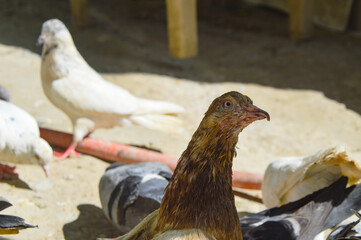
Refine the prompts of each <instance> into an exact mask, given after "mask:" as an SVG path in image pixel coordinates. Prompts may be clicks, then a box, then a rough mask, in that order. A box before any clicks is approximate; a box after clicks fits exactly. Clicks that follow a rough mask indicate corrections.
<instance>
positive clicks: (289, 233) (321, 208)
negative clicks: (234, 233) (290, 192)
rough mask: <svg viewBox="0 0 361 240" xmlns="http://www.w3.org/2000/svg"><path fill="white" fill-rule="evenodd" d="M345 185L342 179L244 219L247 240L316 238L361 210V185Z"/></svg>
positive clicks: (244, 236) (243, 224)
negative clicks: (296, 199)
mask: <svg viewBox="0 0 361 240" xmlns="http://www.w3.org/2000/svg"><path fill="white" fill-rule="evenodd" d="M346 184H347V178H346V177H342V178H340V179H339V180H338V181H336V182H335V183H333V184H331V185H330V186H328V187H326V188H323V189H321V190H319V191H317V192H314V193H312V194H310V195H308V196H306V197H304V198H302V199H300V200H298V201H295V202H291V203H289V204H286V205H284V206H281V207H277V208H271V209H267V210H265V211H262V212H260V213H257V214H253V215H250V216H248V217H244V218H241V219H240V222H241V225H242V233H243V238H244V240H247V239H248V240H261V239H273V240H278V239H279V240H282V239H291V240H292V239H297V240H301V239H303V240H308V239H313V238H314V237H315V236H316V235H317V234H318V233H320V232H321V231H323V230H325V229H327V228H330V227H332V226H334V225H336V224H338V223H340V222H341V221H343V220H344V219H346V218H347V217H349V216H351V214H352V212H351V211H350V209H351V208H352V209H355V210H359V209H360V208H361V201H360V196H361V185H360V184H359V185H355V186H351V187H349V188H346ZM269 236H272V237H270V238H269Z"/></svg>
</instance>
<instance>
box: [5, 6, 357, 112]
mask: <svg viewBox="0 0 361 240" xmlns="http://www.w3.org/2000/svg"><path fill="white" fill-rule="evenodd" d="M73 2H74V1H73ZM78 2H79V4H84V3H86V10H84V11H83V13H81V14H84V13H85V14H86V17H87V21H86V23H87V26H85V27H77V26H76V24H75V23H74V20H73V21H72V14H71V4H70V1H55V0H51V1H49V0H32V1H28V0H1V1H0V9H1V10H0V22H1V23H0V33H1V34H0V43H2V44H8V45H15V46H20V47H24V48H27V49H29V50H31V51H33V52H35V53H38V54H40V53H41V48H40V47H36V45H35V43H36V40H37V37H38V35H39V33H40V28H41V24H42V23H43V22H44V21H45V20H47V19H50V18H59V19H60V20H62V21H63V22H64V23H65V24H66V25H67V26H68V27H69V30H70V32H71V33H72V35H73V38H74V41H75V44H76V46H77V47H78V49H79V51H80V53H81V54H82V55H83V57H84V58H85V59H86V60H87V61H88V63H89V64H90V65H91V66H92V67H94V68H95V69H96V70H97V71H99V72H102V73H123V72H146V73H157V74H165V75H169V76H175V77H178V78H187V79H191V80H194V81H200V82H224V81H230V82H242V83H259V84H262V85H266V86H273V87H277V88H294V89H314V90H318V91H322V92H323V93H324V94H325V95H326V96H327V97H329V98H331V99H334V100H337V101H339V102H342V103H345V104H346V106H347V108H350V109H352V110H354V111H357V112H358V113H361V104H360V96H361V26H360V25H361V17H360V15H361V13H360V12H361V10H360V9H361V8H360V5H361V4H360V0H347V1H346V0H345V1H324V0H317V1H314V4H313V5H314V6H313V16H312V18H313V22H314V23H315V27H314V28H313V31H312V33H311V34H309V36H307V37H306V39H302V40H295V39H291V38H290V27H289V25H290V20H289V15H288V13H287V12H288V11H287V9H288V7H287V6H288V5H287V4H288V2H287V1H284V0H283V1H282V0H273V1H262V0H248V1H237V0H204V1H198V3H197V28H198V31H197V32H198V55H197V56H196V57H193V58H188V59H177V58H173V57H171V56H170V54H169V50H168V36H167V11H166V9H167V7H166V1H164V0H152V1H146V0H137V1H132V0H122V1H115V0H104V1H95V0H87V1H85V0H80V1H78ZM81 2H82V3H81ZM265 2H266V4H268V5H264V3H265ZM300 2H302V1H300ZM303 2H306V3H307V1H303ZM308 2H311V1H308ZM301 7H302V6H301ZM306 7H307V6H306ZM301 10H302V8H301ZM305 11H306V15H307V9H305ZM306 17H307V16H306ZM78 25H79V24H78ZM80 25H81V23H80ZM301 38H302V37H301Z"/></svg>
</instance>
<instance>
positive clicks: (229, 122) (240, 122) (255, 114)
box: [202, 91, 270, 135]
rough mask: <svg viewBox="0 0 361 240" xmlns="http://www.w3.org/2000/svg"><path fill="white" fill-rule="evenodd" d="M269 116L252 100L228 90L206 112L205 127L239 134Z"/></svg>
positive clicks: (268, 118)
mask: <svg viewBox="0 0 361 240" xmlns="http://www.w3.org/2000/svg"><path fill="white" fill-rule="evenodd" d="M264 118H267V120H268V121H269V120H270V116H269V114H268V113H267V112H266V111H264V110H262V109H260V108H258V107H256V106H255V105H253V102H252V100H251V99H250V98H249V97H247V96H246V95H243V94H241V93H239V92H235V91H232V92H228V93H225V94H223V95H222V96H220V97H218V98H216V99H215V100H214V101H213V102H212V104H211V105H210V107H209V109H208V110H207V112H206V113H205V117H204V119H203V121H202V122H203V124H202V125H203V127H205V128H209V129H219V130H220V132H221V133H225V134H227V135H230V134H237V135H238V134H239V133H240V132H241V131H242V130H243V129H244V128H245V127H247V126H248V125H249V124H250V123H252V122H254V121H256V120H261V119H264Z"/></svg>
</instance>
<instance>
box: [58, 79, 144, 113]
mask: <svg viewBox="0 0 361 240" xmlns="http://www.w3.org/2000/svg"><path fill="white" fill-rule="evenodd" d="M75 75H76V76H75ZM89 77H91V79H89ZM51 91H52V93H51V94H54V96H53V100H54V99H57V100H58V101H59V102H58V105H60V106H61V107H62V108H63V109H64V108H65V110H66V108H72V110H73V111H77V110H79V111H82V112H83V114H84V113H85V112H91V113H110V114H120V115H128V114H132V113H134V112H135V111H136V109H137V108H138V101H137V99H136V98H135V97H134V96H133V95H131V94H130V93H129V92H128V91H126V90H124V89H122V88H121V87H119V86H117V85H115V84H112V83H110V82H107V81H104V80H99V79H96V77H94V76H87V75H86V74H84V76H81V75H80V74H71V75H70V76H69V77H67V78H61V79H57V80H55V81H53V83H52V89H51ZM55 101H56V100H55ZM66 105H67V106H66Z"/></svg>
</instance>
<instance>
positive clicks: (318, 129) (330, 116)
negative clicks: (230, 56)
mask: <svg viewBox="0 0 361 240" xmlns="http://www.w3.org/2000/svg"><path fill="white" fill-rule="evenodd" d="M20 63H21V64H20ZM0 66H3V67H4V66H6V67H5V68H3V69H6V71H1V74H0V79H1V80H0V83H1V84H2V85H4V86H5V87H7V88H8V89H9V91H10V92H11V93H12V96H13V102H14V103H15V104H17V105H19V106H20V107H22V108H24V109H25V110H27V111H28V112H29V113H31V114H32V115H34V116H35V117H36V119H37V120H38V122H39V123H40V124H41V126H44V127H49V128H53V129H57V130H63V131H68V132H69V131H71V126H70V122H69V120H68V119H67V117H66V116H65V115H64V114H63V113H62V112H60V111H58V110H57V109H56V108H55V107H53V106H52V105H51V104H50V103H49V101H48V100H47V99H46V97H45V96H44V94H43V93H42V89H41V85H40V78H39V68H40V58H39V56H38V55H36V54H34V53H31V52H30V51H28V50H24V49H21V48H15V47H11V46H5V45H1V46H0ZM104 77H105V78H106V79H108V80H109V81H112V82H114V83H116V84H118V85H120V86H123V87H125V88H127V89H129V90H130V91H131V92H133V93H134V94H135V95H137V96H143V97H148V98H154V99H169V100H172V101H174V102H176V103H178V104H180V105H182V106H183V107H184V108H185V109H186V113H185V114H183V115H182V116H181V117H182V119H183V120H184V123H185V128H186V129H185V132H184V133H183V134H180V135H170V134H167V133H162V132H156V131H152V130H148V129H144V128H141V127H131V128H127V129H125V128H114V129H110V130H97V131H96V132H95V133H94V134H93V135H92V136H93V137H97V138H102V139H109V140H113V141H117V142H122V143H135V144H143V145H146V146H151V147H155V148H158V149H161V150H162V151H163V152H164V153H166V154H169V155H174V156H179V155H180V154H181V152H182V151H183V150H184V149H185V147H186V144H187V143H188V141H189V139H190V136H191V134H192V132H193V131H194V130H195V128H196V127H197V125H198V123H199V121H200V119H201V118H202V115H203V113H204V111H205V110H206V108H207V106H208V105H209V103H210V102H211V100H212V99H213V98H214V97H216V96H218V95H220V94H222V93H224V92H226V91H228V90H237V91H241V92H243V93H245V94H247V95H249V96H251V97H252V99H253V100H254V102H255V104H256V105H258V106H260V107H262V108H263V109H266V110H267V111H268V112H269V113H270V115H271V121H270V122H266V121H259V122H256V123H254V124H252V126H250V127H248V128H247V129H246V130H245V131H244V132H243V133H242V134H241V135H240V140H239V144H238V155H237V157H236V159H235V161H234V169H241V170H247V171H252V172H263V171H264V170H265V168H266V166H267V165H268V163H269V162H270V161H272V160H274V159H276V158H278V157H282V156H289V155H307V154H312V153H314V152H315V151H317V150H319V149H321V148H327V147H331V146H334V145H335V144H346V145H347V147H348V151H349V152H350V153H351V154H352V155H353V157H354V158H356V159H361V148H360V140H361V139H360V136H361V117H360V115H359V114H357V113H355V112H353V111H351V110H348V109H346V108H345V106H344V105H343V104H340V103H337V102H335V101H333V100H330V99H328V98H326V97H324V95H323V94H322V93H320V92H315V91H300V90H280V89H275V88H270V87H264V86H259V85H254V84H239V83H215V84H201V83H196V82H193V81H189V80H186V79H176V78H172V77H167V76H159V75H151V74H139V73H136V74H132V73H130V74H105V75H104ZM139 86H141V87H139ZM107 165H108V164H107V163H105V162H103V161H102V160H99V159H96V158H93V157H90V156H82V157H81V158H72V159H68V160H66V161H63V162H61V163H58V162H54V163H53V164H52V166H51V175H50V178H49V179H48V180H47V179H45V176H44V175H43V173H42V170H41V168H40V167H37V166H27V165H19V166H18V168H17V171H18V172H19V173H20V176H21V178H22V179H23V180H24V182H26V183H27V184H28V185H29V186H30V188H31V189H24V188H19V187H16V186H14V185H13V184H11V183H1V184H0V189H1V192H2V195H4V196H5V197H7V198H8V199H9V200H10V201H11V202H12V203H13V204H14V206H13V207H11V208H9V209H7V210H5V211H4V213H7V214H16V215H19V216H22V217H24V218H25V219H26V221H27V222H28V223H32V224H37V225H38V226H39V228H37V229H31V230H24V231H22V232H21V234H20V235H18V236H16V237H9V238H10V239H94V238H95V237H99V236H114V235H116V234H117V231H116V230H115V229H114V228H113V227H112V226H111V225H110V224H109V223H108V222H107V220H106V219H105V218H104V216H103V215H102V211H101V209H100V203H99V198H98V189H97V187H98V181H99V179H100V177H101V175H102V174H103V172H104V169H105V168H106V167H107ZM237 207H238V210H239V211H246V212H255V211H259V210H261V209H263V208H264V207H263V205H261V204H257V203H252V202H249V201H247V200H243V199H237Z"/></svg>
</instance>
